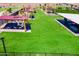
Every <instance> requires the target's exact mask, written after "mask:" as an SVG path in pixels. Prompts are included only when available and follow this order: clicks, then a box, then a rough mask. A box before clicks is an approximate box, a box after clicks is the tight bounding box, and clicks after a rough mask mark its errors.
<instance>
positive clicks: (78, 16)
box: [58, 13, 79, 24]
mask: <svg viewBox="0 0 79 59" xmlns="http://www.w3.org/2000/svg"><path fill="white" fill-rule="evenodd" d="M58 15H60V16H63V17H64V18H67V19H68V20H71V21H72V22H75V23H77V24H79V14H68V13H58Z"/></svg>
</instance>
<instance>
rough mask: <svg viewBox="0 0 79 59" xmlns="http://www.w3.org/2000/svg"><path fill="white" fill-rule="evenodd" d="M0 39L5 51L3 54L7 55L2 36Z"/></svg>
mask: <svg viewBox="0 0 79 59" xmlns="http://www.w3.org/2000/svg"><path fill="white" fill-rule="evenodd" d="M0 40H1V41H2V44H3V48H4V52H5V55H6V56H7V53H6V47H5V42H4V37H0Z"/></svg>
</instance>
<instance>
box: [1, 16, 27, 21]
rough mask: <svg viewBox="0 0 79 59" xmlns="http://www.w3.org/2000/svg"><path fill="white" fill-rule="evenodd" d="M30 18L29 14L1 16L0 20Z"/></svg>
mask: <svg viewBox="0 0 79 59" xmlns="http://www.w3.org/2000/svg"><path fill="white" fill-rule="evenodd" d="M25 19H26V20H28V17H27V16H0V20H25Z"/></svg>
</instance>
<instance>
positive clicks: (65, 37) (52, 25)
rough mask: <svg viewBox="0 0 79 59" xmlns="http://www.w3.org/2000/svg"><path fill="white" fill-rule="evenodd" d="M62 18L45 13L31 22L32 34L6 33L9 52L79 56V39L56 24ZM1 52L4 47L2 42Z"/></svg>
mask: <svg viewBox="0 0 79 59" xmlns="http://www.w3.org/2000/svg"><path fill="white" fill-rule="evenodd" d="M58 18H61V17H60V16H47V15H45V14H44V12H43V11H38V12H37V13H36V18H35V20H32V21H30V22H31V27H32V32H31V33H27V32H25V33H15V32H4V33H2V35H3V36H4V37H5V44H6V48H7V52H46V53H69V54H79V37H75V36H74V35H72V34H71V33H70V32H68V31H67V30H66V29H65V28H63V27H62V26H61V25H59V24H58V23H57V22H56V19H58ZM0 52H4V51H3V46H2V43H1V41H0Z"/></svg>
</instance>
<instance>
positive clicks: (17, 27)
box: [4, 23, 31, 30]
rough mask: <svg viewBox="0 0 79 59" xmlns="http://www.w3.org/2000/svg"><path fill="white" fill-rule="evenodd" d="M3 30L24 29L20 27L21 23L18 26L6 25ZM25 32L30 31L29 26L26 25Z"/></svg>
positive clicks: (15, 24)
mask: <svg viewBox="0 0 79 59" xmlns="http://www.w3.org/2000/svg"><path fill="white" fill-rule="evenodd" d="M4 29H24V26H22V23H20V24H19V25H18V23H7V24H6V25H5V27H4ZM26 30H31V25H30V24H26Z"/></svg>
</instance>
